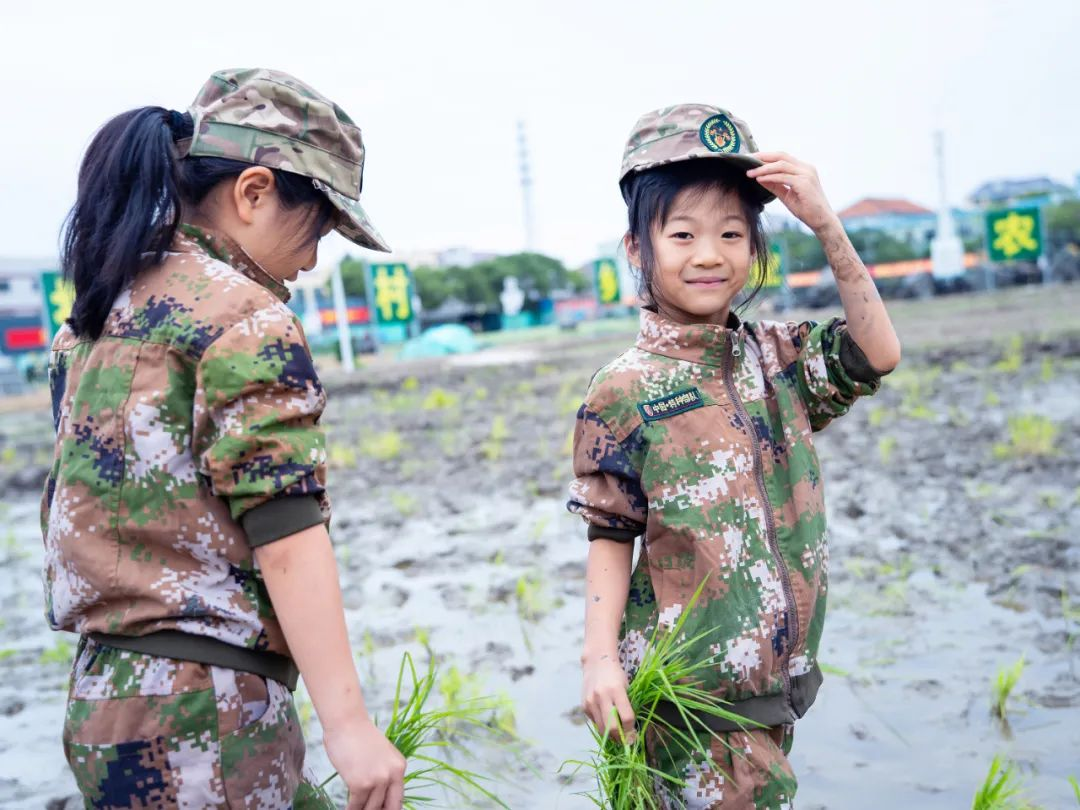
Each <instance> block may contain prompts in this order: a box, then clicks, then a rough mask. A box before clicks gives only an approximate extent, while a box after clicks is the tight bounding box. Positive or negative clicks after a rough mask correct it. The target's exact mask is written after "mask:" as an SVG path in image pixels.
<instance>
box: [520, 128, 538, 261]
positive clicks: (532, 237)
mask: <svg viewBox="0 0 1080 810" xmlns="http://www.w3.org/2000/svg"><path fill="white" fill-rule="evenodd" d="M517 133H518V159H519V161H520V167H521V207H522V213H523V214H524V217H525V250H526V251H528V252H529V253H532V252H533V251H534V250H535V249H536V230H535V225H534V223H533V197H532V174H531V172H530V170H529V143H528V141H527V140H526V138H525V122H524V121H520V120H519V121H518V123H517Z"/></svg>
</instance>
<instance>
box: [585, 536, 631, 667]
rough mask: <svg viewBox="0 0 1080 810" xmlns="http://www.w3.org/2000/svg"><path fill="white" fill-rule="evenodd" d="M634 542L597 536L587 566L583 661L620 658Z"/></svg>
mask: <svg viewBox="0 0 1080 810" xmlns="http://www.w3.org/2000/svg"><path fill="white" fill-rule="evenodd" d="M633 556H634V544H633V543H620V542H617V541H615V540H604V539H602V538H601V539H597V540H593V541H592V542H591V543H590V544H589V561H588V563H587V565H586V568H585V646H584V649H583V650H582V653H581V659H582V662H588V661H593V660H596V661H600V660H604V659H605V658H610V659H612V660H618V644H619V627H620V626H621V624H622V618H623V612H624V611H625V610H626V597H627V594H628V593H629V591H630V565H631V561H632V560H633Z"/></svg>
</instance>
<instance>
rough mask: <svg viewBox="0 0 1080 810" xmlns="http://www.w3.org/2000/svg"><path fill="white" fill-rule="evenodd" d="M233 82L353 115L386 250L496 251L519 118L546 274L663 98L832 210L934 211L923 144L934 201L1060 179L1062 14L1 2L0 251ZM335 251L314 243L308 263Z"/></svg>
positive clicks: (1071, 115)
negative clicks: (256, 83) (162, 118)
mask: <svg viewBox="0 0 1080 810" xmlns="http://www.w3.org/2000/svg"><path fill="white" fill-rule="evenodd" d="M13 7H14V8H13ZM241 66H243V67H254V66H265V67H272V68H277V69H280V70H285V71H288V72H290V73H293V74H294V75H296V76H297V77H298V78H300V79H302V80H304V81H306V82H308V83H309V84H311V85H313V86H314V87H316V88H317V89H318V90H320V91H321V92H322V93H324V94H326V95H328V96H329V97H330V98H332V99H333V100H334V101H336V102H337V103H338V104H339V105H340V106H342V107H343V108H344V109H345V110H347V111H348V113H349V114H350V115H351V116H352V117H353V119H354V120H356V121H357V123H358V124H359V125H360V126H361V128H362V130H363V134H364V140H365V142H366V144H367V147H368V165H367V170H366V173H365V182H364V193H363V202H364V204H365V207H366V208H367V210H368V212H369V213H370V215H371V217H372V219H373V220H374V222H375V223H376V225H377V226H378V227H379V228H380V230H381V231H382V232H383V234H384V235H385V236H386V238H387V240H388V241H389V242H390V243H391V244H392V245H393V246H394V247H395V248H398V249H400V250H404V251H413V250H426V249H439V248H446V247H451V246H468V247H471V248H474V249H477V250H495V251H506V252H509V251H515V250H518V249H521V247H522V245H523V241H524V229H523V225H522V214H521V194H520V188H519V173H518V159H517V143H516V122H517V120H518V119H519V118H520V119H522V120H524V121H525V122H526V125H527V132H528V137H529V142H530V147H531V157H532V174H533V178H534V189H535V190H534V195H535V197H534V198H535V210H536V226H537V227H536V230H537V248H538V249H539V250H541V251H542V252H546V253H549V254H552V255H555V256H558V257H559V258H561V259H563V260H564V261H567V262H568V263H570V264H579V263H581V262H583V261H585V260H588V259H590V258H593V257H594V256H595V255H596V253H597V250H598V245H599V244H601V243H605V242H610V241H612V240H614V239H616V238H617V237H618V236H619V235H620V234H621V232H622V229H623V227H624V218H625V208H624V206H623V204H622V200H621V198H620V196H619V193H618V189H617V185H616V183H617V172H618V166H619V161H620V158H621V153H622V146H623V142H624V140H625V138H626V136H627V134H628V132H629V130H630V127H631V125H632V124H633V122H634V120H635V119H636V118H637V117H638V115H640V114H641V113H643V112H645V111H647V110H650V109H653V108H656V107H659V106H663V105H667V104H673V103H678V102H685V101H700V102H708V103H714V104H718V105H720V106H723V107H727V108H729V109H731V110H732V111H733V112H734V113H735V114H736V115H738V116H740V117H741V118H743V119H745V120H746V121H747V122H748V123H749V124H750V127H751V129H752V130H753V132H754V135H755V137H756V139H757V141H758V144H759V146H760V147H761V148H763V149H783V150H786V151H789V152H791V153H793V154H795V155H797V156H799V157H802V158H803V159H806V160H809V161H810V162H812V163H815V164H816V165H817V166H818V169H819V172H820V174H821V176H822V179H823V181H824V184H825V189H826V192H827V193H828V195H829V198H830V200H831V201H832V203H833V205H834V206H835V207H837V208H841V207H843V206H845V205H848V204H850V203H852V202H854V201H855V200H857V199H859V198H861V197H864V196H901V197H907V198H909V199H912V200H914V201H916V202H919V203H923V204H927V205H931V206H933V205H935V204H936V200H937V196H938V192H937V182H936V171H935V167H934V160H933V147H932V132H933V130H934V129H936V128H941V129H943V130H944V131H945V133H946V149H947V155H948V171H947V185H948V196H949V199H950V201H951V202H953V203H962V202H963V201H964V200H965V198H966V197H967V195H968V194H970V192H971V191H972V190H973V189H974V188H975V187H976V186H977V185H978V184H979V183H981V182H983V181H984V180H987V179H991V178H999V177H1013V176H1023V175H1034V174H1045V175H1050V176H1051V177H1054V178H1055V179H1058V180H1060V181H1063V182H1066V183H1068V184H1069V185H1072V184H1073V182H1074V179H1075V176H1076V173H1077V172H1078V171H1080V149H1078V146H1077V144H1078V143H1080V2H1078V0H1029V2H1026V3H1015V2H994V1H992V0H984V2H974V1H973V0H965V1H964V2H960V0H948V1H947V2H946V0H933V1H932V2H928V1H925V0H904V1H903V2H893V1H892V0H889V1H888V2H868V1H867V0H851V1H850V2H838V1H837V2H830V1H829V0H822V1H819V2H815V3H807V2H790V3H788V2H783V3H772V2H759V1H755V2H740V3H726V2H716V1H715V0H714V1H713V2H697V1H696V0H694V1H689V0H688V1H687V2H680V1H679V0H668V2H655V1H654V2H651V3H644V2H636V0H618V1H615V0H592V1H589V0H576V2H563V0H544V1H543V2H528V3H522V2H515V1H514V0H502V2H469V0H457V1H456V2H452V3H451V2H428V0H422V1H419V2H404V1H403V0H397V2H368V1H367V0H353V1H352V2H340V3H329V2H316V1H315V0H307V1H306V2H299V3H297V2H295V0H293V2H278V0H258V2H250V3H236V2H233V3H226V2H224V1H223V0H219V1H218V2H203V1H202V0H186V2H183V3H168V4H164V3H162V4H157V3H148V2H145V0H144V2H131V3H126V2H125V3H122V2H108V1H107V0H103V1H102V2H93V3H85V2H78V3H76V2H51V3H50V2H41V3H29V2H20V3H18V4H17V5H16V4H5V8H4V10H3V16H2V24H0V70H2V75H3V76H4V77H5V80H4V89H3V103H2V105H0V108H2V110H3V112H2V114H0V115H2V123H3V126H2V127H0V256H47V255H51V254H55V251H56V236H57V232H58V228H59V225H60V222H61V219H62V218H63V216H64V214H65V212H66V210H67V208H68V207H69V206H70V204H71V201H72V199H73V196H74V189H75V175H76V171H77V167H78V163H79V160H80V158H81V154H82V150H83V149H84V148H85V146H86V144H87V142H88V140H89V138H90V136H91V134H92V133H93V131H94V130H95V129H96V128H97V127H98V126H99V125H100V124H102V123H103V122H104V121H105V120H106V119H107V118H108V117H110V116H112V115H114V114H116V113H119V112H121V111H123V110H126V109H129V108H131V107H135V106H141V105H146V104H159V105H162V106H166V107H173V108H177V109H181V110H182V109H186V107H187V105H188V104H189V103H190V102H191V100H192V99H193V98H194V96H195V93H196V91H197V90H198V89H199V87H200V86H201V85H202V83H203V82H204V81H205V79H206V77H207V76H208V75H209V74H210V73H211V72H213V71H214V70H216V69H219V68H223V67H241ZM773 205H774V206H776V205H778V203H774V204H773ZM345 250H346V243H345V242H344V241H343V240H342V241H338V238H337V237H334V238H333V239H332V240H328V241H327V242H326V243H324V248H323V251H322V253H323V261H331V260H334V259H336V258H337V257H339V256H340V255H341V254H342V253H343V252H344V251H345Z"/></svg>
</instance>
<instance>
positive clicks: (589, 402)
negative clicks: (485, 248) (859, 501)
mask: <svg viewBox="0 0 1080 810" xmlns="http://www.w3.org/2000/svg"><path fill="white" fill-rule="evenodd" d="M620 186H621V189H622V192H623V197H624V199H625V200H626V203H627V206H628V209H629V210H628V214H629V229H628V233H627V234H626V237H625V246H626V251H627V255H628V257H629V259H630V262H631V264H632V265H633V266H634V267H635V268H636V269H637V270H638V272H639V274H640V294H641V298H642V300H643V302H644V308H643V309H642V312H641V331H640V334H639V335H638V338H637V341H636V344H635V345H634V346H633V347H632V348H630V349H628V350H627V351H626V352H624V353H623V354H621V355H620V356H619V357H617V358H616V359H615V360H613V361H612V362H611V363H609V364H608V365H607V366H605V367H604V368H603V369H601V370H600V371H599V372H598V373H597V374H596V376H595V377H594V378H593V381H592V383H591V385H590V386H589V390H588V393H587V394H586V397H585V402H584V404H583V405H582V406H581V409H580V410H579V412H578V417H577V429H576V433H575V442H574V474H575V476H576V479H575V481H574V482H573V484H572V485H571V499H570V503H569V505H568V506H569V508H570V510H571V511H573V512H576V513H578V514H580V515H581V516H582V517H583V518H584V519H585V521H586V522H587V523H588V538H589V540H590V541H591V545H590V548H589V557H588V564H587V574H586V577H587V601H586V616H585V643H584V650H583V654H582V665H583V674H584V679H583V680H584V683H583V690H582V691H583V706H584V709H585V711H586V713H587V714H588V716H589V718H590V719H591V721H592V722H593V723H594V724H595V725H596V726H597V727H598V728H600V729H603V730H604V731H605V732H607V733H611V732H613V731H615V730H616V729H618V728H619V727H620V726H621V730H622V731H623V732H624V733H627V734H631V733H633V729H634V712H633V708H632V707H631V706H630V705H629V702H628V700H627V696H626V688H627V684H628V679H629V678H633V676H634V672H635V670H636V668H637V666H638V665H639V664H640V662H641V657H642V654H643V652H644V648H645V645H646V643H647V640H648V639H649V638H650V637H651V635H652V634H653V632H654V631H656V630H657V629H658V628H659V629H661V630H662V629H663V628H669V627H672V626H673V625H674V624H675V622H676V621H677V620H678V619H679V618H680V616H681V615H682V614H683V612H684V611H686V610H688V609H690V608H689V607H688V602H689V601H690V599H691V597H692V596H693V594H694V593H695V591H696V590H697V589H698V587H699V586H701V585H702V583H704V587H703V591H702V595H701V597H700V599H699V600H698V601H697V602H696V603H695V604H694V605H693V607H692V609H691V614H690V615H689V616H688V617H687V621H686V623H685V625H684V626H683V629H684V632H685V634H686V637H687V638H698V639H699V640H698V641H697V642H695V643H694V644H693V645H692V646H691V648H690V654H691V657H692V658H693V659H695V660H694V661H693V662H692V663H701V662H704V663H706V668H705V669H703V670H702V671H703V673H704V676H703V683H702V684H701V685H702V686H703V687H704V688H706V689H708V690H709V691H710V692H712V693H713V694H714V695H715V696H716V697H718V698H720V699H722V700H725V701H728V702H730V703H731V704H732V705H730V706H728V707H727V708H729V709H731V710H732V711H734V712H736V713H737V714H739V715H742V716H743V717H746V718H748V719H750V720H752V721H754V723H755V724H758V725H760V726H761V728H757V727H750V728H749V729H745V728H742V727H740V726H739V725H736V724H733V723H726V722H722V721H719V720H717V719H716V718H713V717H702V718H701V719H702V722H704V723H706V724H707V725H708V727H709V728H710V732H704V731H699V730H697V729H694V730H693V732H692V733H696V734H698V735H699V737H700V740H701V747H702V750H705V751H710V754H711V755H710V756H709V757H707V758H706V757H702V756H700V755H698V754H694V753H691V752H687V751H684V750H681V749H679V748H677V747H675V746H669V745H668V744H667V741H665V739H663V738H662V737H661V736H660V735H657V734H655V733H653V732H652V730H650V734H649V739H647V744H648V749H649V754H650V758H651V760H652V762H651V763H650V764H651V765H652V766H653V767H655V768H656V769H657V770H658V771H660V772H662V773H664V774H667V775H668V776H669V777H671V781H668V780H664V779H657V781H656V787H655V791H656V798H657V803H658V806H661V807H665V808H688V810H706V809H708V810H715V808H725V810H731V809H732V808H739V809H740V810H741V808H784V807H790V806H791V802H792V799H793V796H794V794H795V788H796V780H795V777H794V775H793V773H792V770H791V767H790V765H789V764H788V761H787V753H788V752H789V751H790V748H791V742H792V728H793V724H794V722H795V720H796V719H797V718H799V717H801V716H802V715H803V714H804V713H805V712H806V710H807V709H808V708H809V707H810V705H811V703H813V701H814V697H815V695H816V693H817V690H818V687H819V686H820V684H821V680H822V674H821V669H820V667H819V664H818V660H817V650H818V643H819V641H820V638H821V631H822V626H823V623H824V618H825V593H826V567H827V559H828V549H827V544H826V537H827V531H826V526H825V509H824V492H823V486H822V480H821V470H820V467H819V464H818V461H817V456H816V455H815V452H814V447H813V442H812V438H811V437H812V433H813V432H815V431H817V430H820V429H822V428H823V427H825V425H826V424H828V423H829V422H830V421H831V420H832V419H834V418H836V417H838V416H841V415H843V414H845V413H847V411H848V410H849V409H850V408H851V406H852V404H853V403H854V401H855V400H856V399H857V398H858V397H860V396H864V395H868V394H872V393H874V392H875V391H876V390H877V388H878V386H879V384H880V378H881V376H882V375H883V374H885V373H888V372H889V371H891V370H892V369H893V368H894V367H895V366H896V364H897V363H898V362H899V360H900V345H899V342H898V340H897V337H896V334H895V332H894V331H893V327H892V324H891V322H890V320H889V316H888V314H887V313H886V311H885V307H884V305H883V304H882V302H881V299H880V297H879V296H878V294H877V290H876V288H875V285H874V283H873V280H872V279H871V277H870V275H869V273H868V272H867V270H866V268H865V267H864V266H863V264H862V262H861V261H860V259H859V257H858V255H857V254H856V252H855V250H854V248H853V247H852V246H851V242H850V241H849V240H848V238H847V235H846V234H845V232H844V229H843V227H842V226H841V224H840V221H839V219H838V217H837V216H836V214H835V213H834V212H833V211H832V209H831V208H830V207H829V204H828V202H827V201H826V199H825V195H824V192H823V191H822V188H821V185H820V183H819V181H818V178H817V174H816V172H815V171H814V169H813V168H812V167H811V166H809V165H807V164H805V163H803V162H801V161H799V160H796V159H795V158H793V157H791V156H789V155H786V154H784V153H780V152H756V147H755V144H754V141H753V138H752V136H751V134H750V131H749V129H748V128H747V126H746V124H745V123H743V122H742V121H740V120H739V119H737V118H736V117H735V116H734V115H732V114H731V113H730V112H727V111H726V110H722V109H720V108H717V107H712V106H707V105H699V104H683V105H678V106H675V107H668V108H665V109H662V110H658V111H655V112H651V113H648V114H646V115H644V116H643V117H642V118H641V119H640V120H639V121H638V123H637V125H636V126H635V127H634V130H633V132H632V133H631V136H630V140H629V142H628V143H627V145H626V150H625V153H624V158H623V165H622V173H621V181H620ZM773 198H779V199H780V201H781V202H782V203H783V204H784V205H785V206H786V207H787V208H788V210H789V211H790V212H791V213H792V214H793V215H795V216H796V217H798V218H799V219H800V220H801V221H802V222H803V223H804V224H805V225H806V226H807V227H809V228H810V229H811V230H812V231H813V232H814V234H815V235H816V236H817V237H818V239H819V240H820V241H821V243H822V245H823V246H824V249H825V254H826V256H827V258H828V261H829V264H830V266H831V267H832V269H833V272H834V274H835V277H836V281H837V285H838V287H839V290H840V295H841V299H842V301H843V305H844V315H845V318H833V319H830V320H828V321H825V322H822V323H815V322H803V323H771V322H750V321H742V320H740V318H739V317H738V316H737V315H736V314H735V313H734V312H733V311H732V306H733V302H734V301H735V299H736V296H738V295H739V293H740V292H742V291H743V290H744V289H746V288H747V287H748V286H749V287H751V288H752V289H753V290H754V291H755V292H756V290H757V289H760V287H761V284H762V282H763V277H764V269H765V268H764V264H765V261H766V258H767V242H766V239H765V235H764V232H763V229H762V224H761V213H762V208H763V206H764V205H765V203H766V202H768V201H770V200H772V199H773ZM642 535H643V536H644V539H643V542H642V545H641V552H640V555H639V557H638V561H637V565H636V567H634V569H633V571H632V572H631V566H632V562H633V551H634V540H635V538H637V537H638V536H642ZM660 709H661V711H662V712H663V711H665V707H660ZM669 716H670V715H669ZM675 716H677V715H675ZM680 785H681V787H679V786H680Z"/></svg>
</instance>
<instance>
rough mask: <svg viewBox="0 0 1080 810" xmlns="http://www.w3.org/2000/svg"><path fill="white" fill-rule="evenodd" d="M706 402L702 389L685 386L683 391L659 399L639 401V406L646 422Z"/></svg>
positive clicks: (696, 406) (687, 409)
mask: <svg viewBox="0 0 1080 810" xmlns="http://www.w3.org/2000/svg"><path fill="white" fill-rule="evenodd" d="M704 404H705V400H704V399H703V398H702V396H701V392H700V391H698V390H697V389H696V388H685V389H683V390H682V391H676V392H675V393H674V394H668V395H667V396H665V397H660V398H659V399H653V400H650V401H649V402H639V403H638V406H637V407H638V411H640V413H641V418H642V419H644V420H645V421H646V422H655V421H656V420H657V419H666V418H667V417H669V416H674V415H675V414H677V413H685V412H686V411H692V410H694V408H700V407H701V406H703V405H704Z"/></svg>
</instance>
